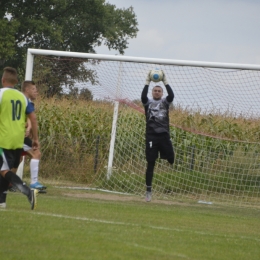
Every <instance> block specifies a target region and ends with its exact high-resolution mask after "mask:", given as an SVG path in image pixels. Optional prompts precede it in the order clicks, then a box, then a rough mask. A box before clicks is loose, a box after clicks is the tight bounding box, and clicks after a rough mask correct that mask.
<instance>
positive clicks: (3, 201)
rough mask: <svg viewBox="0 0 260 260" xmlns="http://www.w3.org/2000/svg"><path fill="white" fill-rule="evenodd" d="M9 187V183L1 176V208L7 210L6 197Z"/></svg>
mask: <svg viewBox="0 0 260 260" xmlns="http://www.w3.org/2000/svg"><path fill="white" fill-rule="evenodd" d="M0 165H1V163H0ZM8 187H9V182H8V181H7V180H6V179H5V178H4V177H3V176H2V175H1V174H0V208H6V196H7V190H8Z"/></svg>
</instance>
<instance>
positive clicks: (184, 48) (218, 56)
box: [96, 0, 260, 64]
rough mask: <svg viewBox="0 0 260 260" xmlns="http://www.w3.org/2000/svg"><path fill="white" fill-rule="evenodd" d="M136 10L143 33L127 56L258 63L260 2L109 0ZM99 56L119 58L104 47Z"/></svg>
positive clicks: (127, 51)
mask: <svg viewBox="0 0 260 260" xmlns="http://www.w3.org/2000/svg"><path fill="white" fill-rule="evenodd" d="M107 2H109V3H111V4H114V5H116V7H117V8H128V7H130V6H133V8H134V12H135V14H136V15H137V21H138V24H139V25H138V28H139V32H138V34H137V38H134V39H131V40H129V45H128V49H126V50H125V55H126V56H135V57H149V58H162V59H177V60H192V61H209V62H224V63H246V64H260V1H259V0H109V1H107ZM96 52H97V53H99V54H112V55H114V54H117V53H118V52H117V51H114V50H113V51H110V52H109V50H108V49H107V48H106V47H105V46H103V47H99V48H96Z"/></svg>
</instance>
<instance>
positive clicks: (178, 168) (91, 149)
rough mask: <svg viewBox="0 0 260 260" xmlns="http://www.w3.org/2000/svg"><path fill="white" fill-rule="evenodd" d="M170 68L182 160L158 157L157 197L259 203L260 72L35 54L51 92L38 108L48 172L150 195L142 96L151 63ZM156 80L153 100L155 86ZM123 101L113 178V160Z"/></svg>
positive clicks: (37, 75)
mask: <svg viewBox="0 0 260 260" xmlns="http://www.w3.org/2000/svg"><path fill="white" fill-rule="evenodd" d="M153 68H160V69H163V70H164V72H165V74H166V76H167V80H168V82H169V84H170V85H171V87H172V89H173V91H174V94H175V98H174V102H173V105H172V106H171V107H170V122H171V127H170V135H171V138H172V141H173V145H174V150H175V154H176V161H175V164H174V165H173V166H171V165H170V164H168V163H167V162H166V161H164V160H160V159H158V160H157V163H156V167H155V174H154V179H153V197H155V198H158V199H180V200H185V199H187V200H194V201H202V202H204V201H206V202H209V201H210V202H214V203H226V204H235V205H248V206H257V205H259V202H260V200H259V191H260V157H259V151H260V150H259V138H260V126H259V115H260V113H259V112H260V109H259V96H260V72H259V71H250V70H230V69H229V70H227V69H212V68H202V67H189V66H175V65H163V64H156V60H155V62H154V64H147V63H135V62H123V61H120V62H119V61H107V60H94V59H91V60H90V59H89V60H87V59H84V60H83V59H77V58H66V57H55V56H35V59H34V69H33V80H34V81H36V83H37V85H38V88H39V91H40V93H41V94H42V97H44V98H42V99H41V100H38V102H37V114H38V120H39V125H40V138H41V144H42V154H43V158H42V162H41V172H40V175H41V176H43V177H46V178H47V177H48V178H54V175H53V172H55V178H57V179H60V180H62V179H66V180H72V181H74V182H75V183H81V184H85V185H87V186H91V187H96V188H101V189H107V190H111V191H117V192H123V193H130V194H135V195H140V196H143V195H144V191H145V179H144V178H145V169H146V161H145V117H144V110H143V107H142V104H141V101H140V96H141V92H142V89H143V87H144V83H145V78H146V75H147V73H148V71H149V70H150V69H153ZM155 84H156V85H160V86H161V87H163V89H164V96H165V95H167V92H166V89H165V87H164V85H163V84H162V82H159V83H153V82H152V83H151V84H150V88H149V96H151V89H152V87H153V86H154V85H155ZM115 101H117V102H119V114H118V118H117V123H116V138H115V145H114V150H113V151H114V155H113V168H112V174H111V176H110V177H109V178H108V175H107V171H108V168H107V166H108V158H109V149H110V140H111V131H112V121H113V113H114V102H115Z"/></svg>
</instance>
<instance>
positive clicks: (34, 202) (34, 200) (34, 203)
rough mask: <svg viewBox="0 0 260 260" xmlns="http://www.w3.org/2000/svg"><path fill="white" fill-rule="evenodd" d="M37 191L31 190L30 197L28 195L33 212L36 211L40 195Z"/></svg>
mask: <svg viewBox="0 0 260 260" xmlns="http://www.w3.org/2000/svg"><path fill="white" fill-rule="evenodd" d="M38 192H39V191H38V190H37V189H31V192H30V195H28V200H29V202H30V204H31V210H34V209H35V208H36V206H37V194H38Z"/></svg>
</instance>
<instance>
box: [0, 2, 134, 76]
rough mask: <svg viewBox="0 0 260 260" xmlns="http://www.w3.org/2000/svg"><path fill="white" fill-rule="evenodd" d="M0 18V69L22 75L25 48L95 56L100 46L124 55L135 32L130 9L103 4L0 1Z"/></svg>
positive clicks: (131, 9)
mask: <svg viewBox="0 0 260 260" xmlns="http://www.w3.org/2000/svg"><path fill="white" fill-rule="evenodd" d="M0 15H1V21H0V28H1V29H0V33H1V35H4V40H3V43H2V44H0V54H1V57H0V60H1V61H2V64H0V68H1V69H3V67H5V66H12V67H15V68H17V69H18V70H19V71H20V73H21V74H22V75H24V70H25V57H26V52H27V49H28V48H39V49H52V50H61V51H75V52H89V53H95V51H94V48H95V47H96V46H100V45H101V44H102V43H103V44H105V45H106V46H107V47H108V48H109V49H115V50H118V51H119V53H120V54H124V50H125V49H126V48H127V45H128V40H129V39H130V38H134V37H136V35H137V32H138V28H137V25H138V23H137V20H136V15H135V13H134V10H133V8H132V7H129V8H126V9H125V8H123V9H118V8H116V6H115V5H112V4H110V3H107V2H106V1H105V0H66V1H65V0H45V1H41V0H26V1H21V0H1V2H0ZM3 32H4V33H3ZM81 73H84V72H82V71H81ZM61 74H62V73H61Z"/></svg>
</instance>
